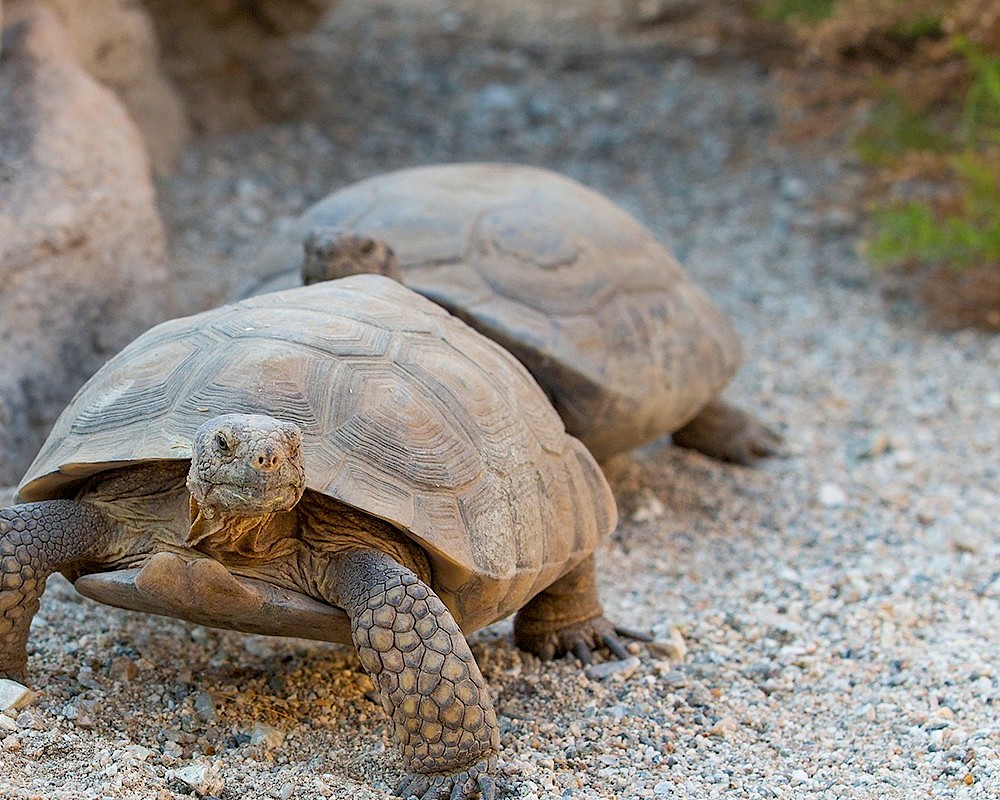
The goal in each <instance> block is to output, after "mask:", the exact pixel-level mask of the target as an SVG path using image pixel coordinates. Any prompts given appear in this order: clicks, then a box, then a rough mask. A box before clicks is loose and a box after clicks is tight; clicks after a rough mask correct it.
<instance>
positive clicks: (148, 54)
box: [47, 0, 191, 173]
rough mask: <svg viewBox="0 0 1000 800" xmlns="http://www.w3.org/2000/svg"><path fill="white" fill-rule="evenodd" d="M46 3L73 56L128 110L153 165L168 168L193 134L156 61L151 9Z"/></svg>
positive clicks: (99, 0) (122, 2)
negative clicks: (54, 16) (149, 11)
mask: <svg viewBox="0 0 1000 800" xmlns="http://www.w3.org/2000/svg"><path fill="white" fill-rule="evenodd" d="M47 2H48V4H49V5H50V6H51V7H53V8H54V9H55V10H56V13H57V14H58V16H59V19H60V21H61V22H62V23H63V24H64V25H65V27H66V30H67V32H68V34H69V39H70V41H71V43H72V48H71V52H72V54H73V56H75V57H76V59H77V60H78V61H79V62H80V65H81V66H82V67H83V68H84V69H85V70H87V72H89V73H90V74H91V75H92V76H93V77H94V78H96V79H97V80H98V81H100V82H101V83H103V84H104V85H105V86H107V87H108V88H109V89H111V90H112V91H114V92H115V94H117V95H118V98H119V100H121V102H122V104H123V105H124V106H125V108H127V109H128V111H129V114H130V115H131V117H132V119H133V121H134V122H135V123H136V125H138V127H139V130H140V131H141V132H142V135H143V138H144V139H145V141H146V147H147V150H148V152H149V157H150V161H151V162H152V164H153V167H154V169H156V171H157V172H159V173H166V172H169V171H170V169H171V168H172V166H173V163H174V161H175V160H176V157H177V156H178V154H179V153H180V151H181V150H182V149H183V147H184V146H185V144H187V142H188V140H189V139H190V138H191V125H190V123H189V122H188V117H187V112H186V110H185V108H184V103H183V101H182V100H181V96H180V94H179V93H178V92H177V90H176V89H175V88H174V85H173V83H172V82H171V81H170V80H168V79H167V76H166V74H165V73H164V71H163V69H162V68H161V66H160V44H159V41H158V39H157V35H156V28H155V27H154V25H153V21H152V19H151V17H150V15H149V13H148V12H147V11H146V10H145V9H144V8H143V7H142V4H141V3H136V2H135V0H47Z"/></svg>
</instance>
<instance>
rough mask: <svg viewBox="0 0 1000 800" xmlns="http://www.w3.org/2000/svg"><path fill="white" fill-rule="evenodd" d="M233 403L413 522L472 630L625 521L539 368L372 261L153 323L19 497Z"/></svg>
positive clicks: (373, 505) (315, 464)
mask: <svg viewBox="0 0 1000 800" xmlns="http://www.w3.org/2000/svg"><path fill="white" fill-rule="evenodd" d="M228 412H247V413H266V414H270V415H272V416H275V417H278V418H281V419H285V420H290V421H293V422H296V423H297V424H298V425H299V426H301V428H302V431H303V451H304V455H305V461H306V475H307V484H308V487H309V488H310V489H312V490H314V491H318V492H323V493H326V494H328V495H330V496H332V497H335V498H336V499H338V500H341V501H343V502H345V503H348V504H350V505H352V506H355V507H357V508H360V509H362V510H364V511H367V512H369V513H371V514H373V515H376V516H379V517H382V518H384V519H386V520H389V521H391V522H393V523H394V524H395V525H397V526H398V527H399V528H401V529H403V530H406V531H408V532H409V533H410V534H411V535H412V536H413V538H414V539H415V540H416V541H418V542H419V543H420V544H421V545H422V546H423V548H424V549H425V550H426V551H427V553H428V555H429V556H430V559H431V562H432V568H433V571H434V585H435V588H436V589H437V591H438V592H439V594H440V595H441V596H442V599H443V600H444V601H445V602H446V603H447V604H448V605H449V606H450V607H451V608H452V611H453V612H454V613H456V616H457V618H458V619H459V620H460V624H462V625H463V627H465V628H466V629H467V630H471V629H474V628H476V627H479V626H480V625H483V624H487V623H488V622H491V621H493V620H494V619H498V618H501V617H503V616H506V615H507V614H508V613H510V612H512V611H513V610H515V609H516V608H518V607H520V606H521V605H523V603H524V602H526V601H527V600H528V599H530V597H532V596H533V595H534V594H535V593H537V592H538V591H540V590H541V589H543V588H544V587H545V586H547V585H548V584H550V583H551V582H552V581H554V580H555V579H556V578H558V577H559V576H560V575H562V574H563V573H565V572H566V571H567V570H568V569H570V568H571V567H572V566H574V565H575V564H576V563H577V562H578V561H579V560H580V559H582V558H583V557H584V556H586V555H587V554H588V553H590V552H591V551H592V550H593V549H594V547H595V546H596V545H597V543H598V542H599V540H600V539H601V538H603V537H604V536H606V535H607V534H608V532H609V531H610V530H611V529H612V528H613V527H614V525H615V523H616V519H617V517H616V510H615V506H614V501H613V498H612V496H611V492H610V489H609V488H608V485H607V483H606V481H605V479H604V476H603V474H602V473H601V471H600V468H599V467H598V466H597V464H596V463H595V462H594V460H593V458H592V457H591V455H590V454H589V453H588V452H587V451H586V449H585V448H584V447H583V446H582V445H581V444H580V442H578V441H577V440H576V439H573V438H572V437H570V436H567V435H566V433H565V431H564V429H563V425H562V422H561V420H560V419H559V417H558V416H557V415H556V414H555V412H554V411H553V409H552V408H551V406H550V404H549V403H548V402H547V400H546V398H545V395H544V394H543V392H542V391H541V390H540V389H539V388H538V386H537V384H536V383H535V382H534V381H533V380H532V379H531V376H530V375H529V374H528V373H527V371H526V370H525V369H524V368H523V367H522V366H521V365H520V364H518V363H517V361H516V360H515V359H514V358H512V357H511V356H510V355H509V354H508V353H506V352H505V351H504V350H503V349H502V348H500V347H498V346H497V345H496V344H494V343H493V342H491V341H489V340H487V339H485V338H484V337H482V336H480V335H479V334H477V333H476V332H475V331H473V330H472V329H471V328H469V327H468V326H467V325H465V324H464V323H462V322H461V321H460V320H458V319H456V318H455V317H453V316H451V315H450V314H448V313H447V312H445V311H443V310H442V309H440V308H439V307H438V306H436V305H435V304H433V303H431V302H429V301H427V300H425V299H424V298H422V297H420V296H419V295H417V294H415V293H413V292H411V291H410V290H408V289H406V288H404V287H402V286H400V285H399V284H398V283H396V282H394V281H391V280H389V279H387V278H382V277H378V276H372V275H364V276H355V277H351V278H346V279H343V280H339V281H331V282H329V283H326V284H323V285H321V286H313V287H309V288H299V289H291V290H288V291H284V292H277V293H274V294H269V295H264V296H261V297H256V298H251V299H249V300H246V301H243V302H241V303H238V304H235V305H230V306H225V307H222V308H220V309H216V310H213V311H208V312H205V313H203V314H199V315H196V316H193V317H187V318H184V319H179V320H174V321H171V322H167V323H164V324H162V325H159V326H157V327H155V328H153V329H152V330H150V331H148V332H147V333H145V334H144V335H142V336H140V337H139V338H138V339H137V340H135V341H134V342H132V344H130V345H129V346H128V347H126V348H125V349H124V350H123V351H122V352H121V353H119V354H118V355H117V356H115V357H114V358H113V359H112V360H111V361H109V362H108V363H107V364H106V365H105V366H104V367H103V368H102V369H101V370H100V371H99V372H98V373H97V374H96V375H95V376H94V377H93V378H92V379H91V380H90V381H89V382H88V383H87V384H86V385H85V386H84V387H83V388H82V389H81V390H80V392H79V393H78V394H77V395H76V397H75V398H74V399H73V401H72V402H71V403H70V405H69V406H68V407H67V409H66V410H65V412H64V413H63V414H62V416H61V417H60V418H59V420H58V421H57V422H56V425H55V427H54V429H53V431H52V433H51V435H50V437H49V439H48V441H47V442H46V444H45V445H44V447H43V448H42V451H41V452H40V454H39V455H38V457H37V459H36V460H35V462H34V463H33V464H32V465H31V467H30V468H29V470H28V473H27V475H25V477H24V480H23V483H22V486H21V488H20V495H21V497H22V498H23V499H24V500H26V501H32V500H40V499H45V498H52V497H58V496H63V495H66V494H71V493H72V491H73V486H74V483H75V482H77V481H78V480H79V479H80V478H82V477H84V476H87V475H91V474H94V473H96V472H98V471H100V470H102V469H105V468H107V467H108V466H112V465H115V466H120V465H122V464H127V463H129V462H137V461H150V460H158V459H186V458H190V454H191V441H192V438H193V434H194V431H195V430H196V429H197V427H198V426H199V425H200V424H201V423H202V422H204V421H205V420H207V419H210V418H211V417H213V416H216V415H218V414H222V413H228Z"/></svg>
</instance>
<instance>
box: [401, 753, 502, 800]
mask: <svg viewBox="0 0 1000 800" xmlns="http://www.w3.org/2000/svg"><path fill="white" fill-rule="evenodd" d="M494 769H496V756H489V757H487V758H485V759H483V760H481V761H478V762H476V763H475V764H473V765H472V766H470V767H467V768H466V769H460V770H458V771H457V772H452V773H436V774H434V775H422V774H419V773H416V774H410V775H407V776H406V777H405V778H403V780H402V781H400V783H399V787H398V788H397V789H396V791H395V792H394V793H393V796H394V797H402V798H404V800H408V798H411V797H416V798H418V800H470V799H471V798H473V797H475V796H476V795H477V794H478V795H480V797H481V798H482V800H496V784H495V783H494V781H493V776H492V775H491V774H490V772H492V771H493V770H494Z"/></svg>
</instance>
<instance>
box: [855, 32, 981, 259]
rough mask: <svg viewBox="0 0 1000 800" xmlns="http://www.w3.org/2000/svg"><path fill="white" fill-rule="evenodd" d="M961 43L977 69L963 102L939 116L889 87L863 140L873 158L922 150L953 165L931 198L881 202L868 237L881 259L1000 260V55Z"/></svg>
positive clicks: (863, 151) (886, 161)
mask: <svg viewBox="0 0 1000 800" xmlns="http://www.w3.org/2000/svg"><path fill="white" fill-rule="evenodd" d="M954 47H955V50H956V51H957V52H958V53H960V54H961V55H962V57H963V58H964V59H965V61H966V63H967V65H968V67H969V70H970V75H971V80H970V82H969V86H968V90H967V91H966V93H965V96H964V98H963V99H962V102H961V104H960V105H956V106H955V108H954V109H953V110H951V112H950V113H948V111H947V110H946V111H945V113H944V115H943V119H933V118H932V117H931V116H930V115H929V114H928V113H927V112H921V111H918V110H915V109H913V108H910V107H908V106H907V105H906V104H905V103H904V102H903V100H902V99H901V98H900V97H899V95H898V94H893V93H891V92H890V93H886V94H885V99H884V101H883V102H882V103H881V104H880V106H879V107H878V108H877V109H876V111H875V113H874V114H873V117H872V121H871V123H870V125H869V127H868V129H867V130H866V131H865V132H864V133H863V134H862V135H861V136H859V137H858V139H857V141H856V145H857V149H858V152H859V154H860V155H861V157H862V158H863V159H864V160H865V161H867V162H869V163H871V164H876V165H880V166H891V165H893V164H894V163H896V162H899V161H902V160H903V159H904V158H905V156H906V155H907V154H910V153H915V152H919V153H931V154H935V155H937V156H938V157H939V158H940V159H941V160H942V162H943V166H944V167H946V170H945V172H946V175H947V181H946V186H945V187H944V189H943V190H942V187H940V186H937V187H935V186H934V185H933V184H928V185H927V186H925V187H924V188H925V189H927V190H928V191H926V192H925V194H926V195H927V199H919V200H908V201H903V200H898V199H897V200H894V201H889V202H888V203H881V204H879V205H877V206H876V208H875V212H874V223H875V230H876V233H875V235H874V236H873V237H872V238H871V239H870V240H869V241H868V242H867V243H866V244H867V250H868V253H869V256H870V257H871V259H872V260H873V261H874V262H875V263H876V264H878V265H891V264H901V265H907V264H926V265H931V266H938V265H940V266H948V267H951V268H955V269H959V268H962V267H968V266H983V265H986V264H997V265H998V267H1000V147H998V146H1000V57H997V56H991V55H988V54H986V53H984V52H983V51H982V50H980V49H979V48H977V47H975V46H974V45H972V44H970V43H969V42H968V41H965V40H962V39H958V40H956V41H955V42H954Z"/></svg>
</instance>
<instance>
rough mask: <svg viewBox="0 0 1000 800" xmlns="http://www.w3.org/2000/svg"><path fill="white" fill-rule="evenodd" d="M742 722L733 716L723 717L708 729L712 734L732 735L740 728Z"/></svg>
mask: <svg viewBox="0 0 1000 800" xmlns="http://www.w3.org/2000/svg"><path fill="white" fill-rule="evenodd" d="M739 727H740V724H739V723H738V722H737V721H736V720H735V719H733V718H732V717H723V718H722V719H720V720H719V721H718V722H716V723H715V724H714V725H713V726H712V727H711V728H709V729H708V733H709V735H710V736H722V737H726V736H731V735H732V734H734V733H736V731H737V730H739Z"/></svg>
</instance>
